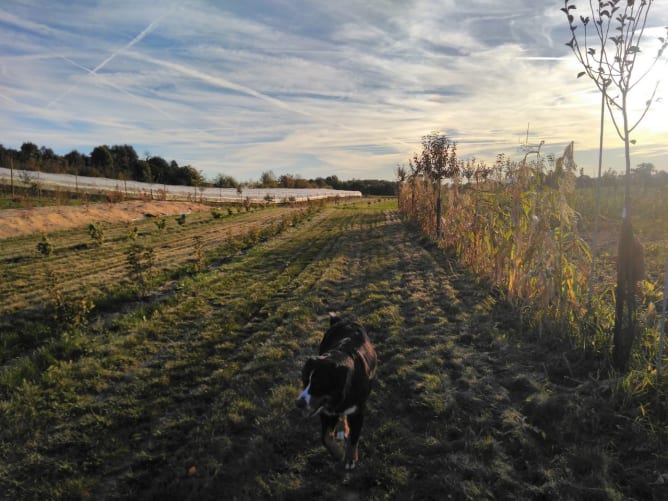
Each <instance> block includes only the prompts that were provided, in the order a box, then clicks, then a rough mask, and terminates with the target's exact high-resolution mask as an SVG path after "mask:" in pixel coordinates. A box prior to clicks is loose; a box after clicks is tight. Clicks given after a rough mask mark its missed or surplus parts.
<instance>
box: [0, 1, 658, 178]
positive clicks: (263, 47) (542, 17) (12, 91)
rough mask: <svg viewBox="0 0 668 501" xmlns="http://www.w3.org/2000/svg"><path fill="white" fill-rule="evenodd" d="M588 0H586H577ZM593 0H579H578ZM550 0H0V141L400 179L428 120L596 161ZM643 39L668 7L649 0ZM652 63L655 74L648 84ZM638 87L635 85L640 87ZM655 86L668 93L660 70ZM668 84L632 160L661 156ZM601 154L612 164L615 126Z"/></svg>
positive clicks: (491, 149)
mask: <svg viewBox="0 0 668 501" xmlns="http://www.w3.org/2000/svg"><path fill="white" fill-rule="evenodd" d="M580 3H582V2H580ZM584 5H585V4H583V7H584ZM562 6H563V1H561V0H554V1H547V0H542V1H541V0H538V1H536V0H506V1H505V2H498V1H494V0H469V1H466V2H461V1H460V2H456V1H454V0H415V1H410V0H366V1H361V0H357V1H349V0H337V1H331V0H272V1H269V0H263V1H256V0H239V1H236V0H235V1H232V0H182V1H176V0H154V1H146V0H132V1H127V0H107V1H75V0H71V1H62V0H48V1H47V0H40V1H37V0H16V1H14V0H8V1H5V2H3V3H2V4H1V5H0V125H1V127H0V143H2V144H3V145H4V146H5V147H11V148H18V147H20V145H21V144H22V143H23V142H25V141H32V142H34V143H37V144H38V145H44V146H47V147H51V148H53V149H54V150H55V151H56V152H57V153H60V154H65V153H67V152H69V151H70V150H72V149H77V150H79V151H80V152H83V153H87V154H88V153H90V151H91V150H92V149H93V148H94V147H95V146H97V145H99V144H109V145H112V144H130V145H133V146H134V147H135V149H136V150H137V152H138V153H139V154H140V156H143V155H144V154H145V153H149V154H151V155H160V156H162V157H164V158H165V159H167V160H172V159H173V160H176V161H177V162H178V163H179V164H180V165H186V164H190V165H193V166H194V167H196V168H197V169H199V170H201V171H202V172H203V173H204V174H205V175H206V176H207V177H209V178H213V177H215V176H216V175H217V174H226V175H231V176H234V177H235V178H237V179H238V180H240V181H246V180H253V179H257V178H259V176H260V174H261V173H262V172H263V171H266V170H272V171H274V173H276V174H277V175H280V174H283V173H291V174H298V175H301V176H302V177H305V178H313V177H317V176H328V175H332V174H336V175H337V176H339V178H341V179H351V178H382V179H394V177H395V176H394V171H395V169H396V166H397V164H406V163H407V161H408V159H409V158H410V156H411V155H412V154H413V152H416V151H419V149H420V144H419V143H420V138H421V137H422V136H423V135H425V134H427V133H429V132H431V131H433V130H439V131H442V132H444V133H446V134H447V135H448V136H449V137H450V138H452V139H453V140H455V141H456V142H457V143H458V153H459V156H460V158H470V157H475V158H478V159H483V160H486V161H488V162H490V163H491V162H493V161H494V158H495V156H496V154H497V153H505V154H507V155H511V156H515V157H518V156H519V152H518V146H519V145H520V143H521V142H522V141H524V139H525V134H526V130H527V125H528V124H530V141H531V142H536V143H537V142H539V141H541V140H544V141H545V146H544V151H545V152H546V153H554V154H555V155H557V156H558V155H560V154H561V152H562V151H563V149H564V147H565V146H566V144H567V143H568V142H570V141H571V140H574V141H575V153H576V157H575V160H576V162H577V163H578V165H579V167H582V168H584V170H585V172H586V173H588V174H590V175H593V173H594V170H595V166H596V155H595V151H596V150H597V145H598V112H599V109H598V102H599V97H598V94H597V93H596V92H595V88H594V86H593V84H592V83H591V82H590V81H588V80H587V79H586V78H583V79H579V80H578V79H576V78H575V77H576V74H577V73H578V72H579V71H580V68H579V67H578V65H577V62H576V60H575V58H574V57H573V55H572V54H571V53H570V50H569V49H568V47H566V46H565V45H564V43H565V42H566V41H568V39H569V37H570V32H569V30H568V26H567V24H566V21H565V19H564V16H563V13H562V12H560V11H559V9H560V7H562ZM652 9H653V10H652V18H651V19H650V29H649V30H647V32H646V39H647V41H648V42H647V43H648V46H647V50H646V52H647V53H648V54H649V53H653V52H654V51H652V50H650V49H651V48H652V46H651V44H654V43H655V39H656V38H657V37H658V36H661V35H662V34H663V32H664V31H663V30H662V27H663V26H665V25H667V24H668V7H667V6H666V5H665V2H656V4H655V5H654V6H653V7H652ZM665 71H666V65H665V64H662V65H661V66H659V67H658V69H657V71H655V73H653V74H651V75H650V77H649V78H648V79H646V80H647V82H649V84H652V85H653V84H654V83H655V82H656V80H657V78H658V77H659V76H661V75H662V74H663V73H665ZM643 90H644V89H639V92H638V99H639V100H640V101H642V102H644V100H646V99H647V95H646V94H644V93H642V92H641V91H643ZM659 94H660V95H664V96H666V94H668V82H665V83H662V85H661V86H660V88H659ZM666 116H668V96H666V98H665V99H664V100H663V101H661V102H658V103H655V105H654V106H653V108H652V110H651V112H650V114H649V115H648V116H646V117H645V119H644V121H643V122H642V124H641V126H640V127H639V128H638V129H637V131H636V134H635V135H634V137H636V138H637V140H638V144H637V145H636V146H635V147H634V149H633V158H632V164H633V166H635V165H637V164H638V163H641V162H652V163H654V164H655V166H656V167H657V168H660V169H668V120H665V118H664V117H666ZM606 147H607V152H606V156H605V159H604V168H605V169H607V168H612V169H614V170H619V171H621V170H622V168H623V160H622V156H621V154H622V150H623V148H622V143H621V141H620V140H619V139H618V138H617V136H616V135H615V134H614V132H613V130H612V126H608V134H607V137H606Z"/></svg>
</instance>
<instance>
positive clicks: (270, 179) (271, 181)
mask: <svg viewBox="0 0 668 501" xmlns="http://www.w3.org/2000/svg"><path fill="white" fill-rule="evenodd" d="M276 186H278V181H277V180H276V174H274V173H273V171H270V170H268V171H265V172H263V173H262V174H261V175H260V187H262V188H276Z"/></svg>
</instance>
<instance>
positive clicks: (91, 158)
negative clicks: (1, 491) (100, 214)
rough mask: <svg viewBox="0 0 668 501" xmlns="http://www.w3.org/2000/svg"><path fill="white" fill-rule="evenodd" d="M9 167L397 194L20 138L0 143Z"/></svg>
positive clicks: (385, 184)
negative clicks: (242, 174) (245, 176)
mask: <svg viewBox="0 0 668 501" xmlns="http://www.w3.org/2000/svg"><path fill="white" fill-rule="evenodd" d="M10 165H11V166H12V167H13V168H15V169H23V170H31V171H40V172H49V173H54V174H72V175H79V176H89V177H106V178H110V179H120V180H127V181H140V182H144V183H157V184H169V185H183V186H214V187H217V188H237V189H240V188H241V187H242V186H248V187H256V188H297V189H299V188H331V189H335V190H354V191H360V192H362V193H363V194H365V195H377V196H392V195H396V193H397V191H396V190H397V188H396V186H397V183H396V182H394V181H386V180H382V179H352V180H347V181H343V180H340V179H339V178H338V177H337V176H335V175H332V176H327V177H317V178H315V179H304V178H302V177H301V176H299V175H293V174H282V175H280V176H276V175H275V174H274V173H273V171H271V170H269V171H265V172H263V173H262V174H261V176H260V179H259V180H258V181H257V182H252V181H251V182H247V183H241V182H239V181H237V180H236V179H235V178H234V177H232V176H228V175H225V174H218V175H217V176H216V177H215V178H214V179H213V181H207V180H206V179H205V178H204V175H203V174H202V173H201V172H200V171H199V170H197V169H196V168H194V167H192V166H190V165H183V166H181V165H179V164H178V163H177V162H176V161H175V160H172V161H170V162H168V161H167V160H165V159H164V158H162V157H160V156H157V155H151V154H150V153H145V154H144V156H143V158H140V156H139V155H138V154H137V152H136V151H135V149H134V148H133V147H132V146H130V145H127V144H123V145H113V146H107V145H100V146H96V147H95V148H93V150H92V151H91V152H90V154H88V155H87V154H85V153H80V152H79V151H77V150H72V151H70V152H69V153H67V154H66V155H58V154H56V153H54V151H53V150H52V149H51V148H47V147H45V146H41V147H40V146H37V145H36V144H34V143H31V142H25V143H23V144H22V145H21V147H20V148H19V149H18V150H15V149H12V148H5V147H4V146H3V145H2V144H0V166H2V167H7V168H9V167H10Z"/></svg>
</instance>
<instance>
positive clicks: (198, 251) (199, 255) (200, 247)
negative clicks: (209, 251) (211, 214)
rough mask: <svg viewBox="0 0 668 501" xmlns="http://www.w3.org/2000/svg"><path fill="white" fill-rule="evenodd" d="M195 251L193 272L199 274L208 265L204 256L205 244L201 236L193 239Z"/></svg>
mask: <svg viewBox="0 0 668 501" xmlns="http://www.w3.org/2000/svg"><path fill="white" fill-rule="evenodd" d="M193 251H194V254H195V262H194V263H193V271H194V272H195V273H199V272H200V271H202V270H203V269H204V266H205V265H206V257H205V255H204V243H203V241H202V237H201V236H200V235H196V236H194V237H193Z"/></svg>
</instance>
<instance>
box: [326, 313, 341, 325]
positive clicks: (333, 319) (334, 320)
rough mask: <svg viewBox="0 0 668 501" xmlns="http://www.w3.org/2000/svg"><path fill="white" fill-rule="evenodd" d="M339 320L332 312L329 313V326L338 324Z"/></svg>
mask: <svg viewBox="0 0 668 501" xmlns="http://www.w3.org/2000/svg"><path fill="white" fill-rule="evenodd" d="M340 321H341V318H340V317H339V316H338V315H337V314H336V312H334V311H330V312H329V325H330V326H332V325H334V324H335V323H337V322H340Z"/></svg>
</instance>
